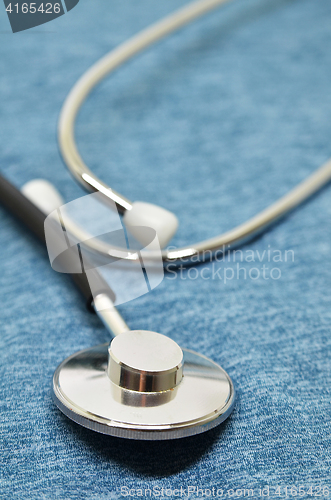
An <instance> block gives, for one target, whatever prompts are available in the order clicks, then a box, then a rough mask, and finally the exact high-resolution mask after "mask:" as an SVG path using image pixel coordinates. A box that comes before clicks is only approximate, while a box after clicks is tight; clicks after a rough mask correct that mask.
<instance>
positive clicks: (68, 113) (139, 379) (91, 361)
mask: <svg viewBox="0 0 331 500" xmlns="http://www.w3.org/2000/svg"><path fill="white" fill-rule="evenodd" d="M225 2H226V0H199V1H197V2H194V3H192V4H189V5H188V6H186V7H184V8H182V9H180V10H179V11H177V12H175V13H174V14H172V15H170V16H168V17H166V18H164V19H163V20H161V21H159V22H157V23H156V24H154V25H152V26H151V27H149V28H147V29H145V30H144V31H142V32H141V33H139V34H138V35H136V36H134V37H133V38H131V39H129V40H128V41H127V42H125V43H124V44H122V45H120V46H119V47H118V48H116V49H115V50H113V51H112V52H110V53H109V54H107V55H106V56H105V57H103V58H102V59H100V60H99V61H98V62H97V63H96V64H95V65H93V66H92V67H91V68H90V69H89V70H88V71H87V72H86V73H85V74H84V75H83V76H82V77H81V78H80V80H79V81H78V82H77V83H76V85H75V86H74V87H73V89H72V90H71V92H70V94H69V95H68V97H67V99H66V101H65V103H64V106H63V108H62V111H61V115H60V120H59V135H58V137H59V145H60V151H61V153H62V156H63V159H64V161H65V163H66V164H67V166H68V168H69V170H70V172H71V173H72V175H73V176H74V178H75V179H76V180H77V181H78V182H79V183H80V184H81V185H82V186H83V187H84V188H85V189H86V190H87V191H89V192H94V193H98V196H99V198H100V199H101V200H102V202H104V203H106V204H108V205H110V206H112V208H114V209H116V210H117V211H118V212H119V213H120V214H121V215H122V216H123V221H124V224H125V225H127V226H128V227H131V228H135V227H136V228H140V227H148V228H152V229H153V230H154V231H155V234H156V235H157V237H158V241H159V243H160V245H161V247H162V248H163V247H166V245H167V244H168V243H169V241H170V240H171V238H172V237H173V235H174V234H175V232H176V229H177V226H178V221H177V218H176V216H175V215H174V214H172V213H171V212H169V211H167V210H165V209H163V208H161V207H158V206H156V205H152V204H149V203H145V202H131V201H130V200H128V199H127V198H125V197H124V196H123V195H121V194H119V193H117V192H116V191H114V190H112V189H111V188H110V187H109V186H108V185H106V184H105V183H104V182H102V181H101V180H100V179H98V178H97V177H96V176H95V175H94V174H93V172H91V170H89V168H88V167H87V166H86V165H85V163H84V161H83V160H82V158H81V156H80V154H79V152H78V149H77V146H76V143H75V137H74V126H75V120H76V117H77V113H78V111H79V109H80V107H81V105H82V104H83V102H84V100H85V99H86V97H87V96H88V95H89V93H90V92H91V90H92V89H93V88H94V87H95V86H96V85H97V84H98V83H99V82H100V81H101V80H102V79H103V78H104V77H105V76H106V75H108V74H109V73H110V72H111V71H114V70H115V69H117V68H118V67H119V66H120V65H121V64H122V63H124V62H125V61H127V60H128V59H130V58H131V57H132V56H134V55H135V54H137V53H138V52H140V51H142V50H143V49H145V48H146V47H148V46H149V45H151V44H152V43H154V42H156V41H157V40H159V39H161V38H162V37H164V36H166V35H167V34H170V33H171V32H173V31H175V30H176V29H178V28H180V27H181V26H183V25H185V24H187V23H188V22H190V21H192V20H194V19H196V18H198V17H199V16H201V15H203V14H204V13H206V12H208V11H210V10H212V9H213V8H216V7H217V6H219V5H221V4H223V3H225ZM330 180H331V160H329V161H328V162H327V163H326V164H325V165H323V166H322V167H320V168H319V169H318V170H316V171H315V173H313V174H312V175H311V176H310V177H308V178H307V179H306V180H305V181H303V182H302V183H300V184H299V185H298V186H297V187H295V188H294V189H293V190H292V191H291V192H289V193H288V194H287V195H286V196H284V197H282V198H281V199H279V200H278V201H277V202H276V203H274V204H273V205H271V206H270V207H268V208H267V209H265V210H264V211H262V212H261V213H259V214H258V215H256V216H255V217H253V218H252V219H250V220H248V221H247V222H245V223H244V224H241V225H240V226H238V227H236V228H234V229H232V230H231V231H228V232H227V233H225V234H222V235H219V236H216V237H214V238H212V239H209V240H206V241H202V242H199V243H194V244H192V245H188V246H185V247H182V248H178V249H175V250H167V249H163V250H162V251H161V253H160V252H157V251H154V250H153V249H152V250H151V249H150V250H143V251H142V252H137V251H128V250H127V249H126V248H121V247H119V248H118V247H115V246H114V245H110V244H108V243H106V242H104V241H102V240H98V239H95V238H94V239H88V238H82V237H80V232H81V229H80V228H79V227H77V226H76V225H75V224H71V225H70V228H69V232H71V233H72V234H73V235H74V236H75V235H76V240H77V241H81V242H82V245H83V246H84V247H85V248H86V250H87V251H89V252H90V254H91V255H97V256H98V258H100V259H101V260H102V259H103V260H104V261H107V259H108V260H109V259H123V260H130V261H133V262H134V261H138V260H139V259H141V254H143V256H144V262H149V263H151V264H153V262H157V259H159V258H160V255H161V261H162V262H163V264H166V263H172V264H174V265H177V264H178V263H182V262H183V261H185V263H186V264H190V263H196V262H197V261H204V260H205V258H206V256H208V257H209V256H210V255H214V254H215V253H216V252H218V251H223V249H224V248H229V247H231V248H232V249H234V248H236V247H237V246H239V245H241V244H243V243H246V242H247V241H248V240H250V239H252V238H253V237H255V236H256V235H258V234H259V233H261V232H262V231H264V230H265V229H266V228H267V227H269V226H270V225H272V224H273V223H275V221H277V220H278V219H280V218H281V217H283V216H284V215H285V214H287V213H288V212H289V211H290V210H292V209H294V208H295V207H297V206H298V205H299V204H300V203H302V202H303V201H305V200H306V199H307V198H309V197H310V196H312V195H313V194H314V193H316V192H317V191H318V190H319V189H321V188H322V187H323V186H324V185H326V184H327V183H328V182H329V181H330ZM0 196H1V199H2V202H3V203H4V204H5V205H6V206H7V207H8V208H10V209H11V210H12V211H13V212H14V213H15V214H16V215H17V216H18V217H19V218H20V219H21V220H22V221H23V222H25V223H26V224H27V225H28V226H29V227H30V228H31V230H32V231H34V232H35V233H36V234H37V235H38V236H39V237H40V238H41V239H43V240H44V238H45V235H44V222H45V217H46V215H48V217H47V219H48V220H50V219H49V213H50V212H52V210H56V209H57V208H58V207H60V206H61V205H63V200H62V198H61V197H60V195H59V194H58V193H57V192H56V190H55V189H54V188H53V187H52V186H51V185H49V184H48V183H45V181H31V182H30V183H28V184H27V185H26V186H25V187H23V189H22V192H20V191H18V190H17V189H16V188H14V186H12V185H11V184H10V183H9V182H8V181H6V180H5V179H3V178H1V184H0ZM47 219H46V220H47ZM52 223H53V219H52V218H51V225H52ZM136 233H137V239H138V240H139V231H136ZM54 235H55V239H56V229H54ZM82 240H84V241H82ZM141 243H142V244H145V243H146V241H145V240H144V238H143V241H142V242H141ZM184 259H185V260H184ZM72 277H73V279H74V281H75V282H76V284H77V285H78V286H79V288H80V289H81V291H82V293H83V294H84V296H85V297H86V299H87V300H88V301H89V303H90V305H91V307H93V308H94V310H95V311H96V312H97V314H98V316H99V317H100V319H101V320H102V322H103V324H104V325H105V326H106V328H107V329H108V330H109V331H110V332H111V334H112V336H113V337H114V338H113V340H112V342H111V343H110V345H109V344H103V345H100V346H96V347H93V348H90V349H86V350H84V351H80V352H78V353H75V354H73V355H72V356H70V357H69V358H67V359H66V360H64V361H63V363H61V364H60V365H59V367H58V368H57V369H56V371H55V374H54V378H53V397H54V401H55V403H56V405H57V406H58V408H59V409H60V410H61V411H62V412H63V413H64V414H65V415H67V416H68V417H69V418H70V419H72V420H74V421H75V422H77V423H79V424H81V425H83V426H84V427H87V428H89V429H92V430H94V431H97V432H101V433H104V434H109V435H112V436H118V437H124V438H129V439H145V440H163V439H173V438H181V437H185V436H191V435H195V434H199V433H201V432H204V431H207V430H209V429H212V428H213V427H215V426H217V425H218V424H220V423H221V422H223V421H224V420H225V419H226V418H227V417H228V416H229V414H230V413H231V411H232V409H233V405H234V398H235V392H234V388H233V384H232V381H231V379H230V377H229V375H228V374H227V373H226V372H225V371H224V370H223V368H221V367H220V366H219V365H217V364H216V363H214V362H213V361H211V360H210V359H208V358H206V357H205V356H202V355H201V354H198V353H196V352H193V351H189V350H186V349H181V348H180V347H179V346H178V344H177V343H175V342H174V341H173V340H171V339H170V338H168V337H166V336H164V335H161V334H159V333H156V332H150V331H141V330H133V331H132V330H130V328H129V327H128V326H127V324H126V323H125V321H124V320H123V318H122V317H121V316H120V314H119V312H118V311H117V309H116V307H115V306H114V295H113V292H112V291H111V290H110V287H109V286H107V284H105V283H104V282H103V281H102V280H101V283H102V286H100V288H99V289H98V291H97V293H94V294H93V297H91V291H90V287H89V283H88V281H87V278H86V274H85V272H84V269H83V272H80V273H79V272H75V273H73V274H72Z"/></svg>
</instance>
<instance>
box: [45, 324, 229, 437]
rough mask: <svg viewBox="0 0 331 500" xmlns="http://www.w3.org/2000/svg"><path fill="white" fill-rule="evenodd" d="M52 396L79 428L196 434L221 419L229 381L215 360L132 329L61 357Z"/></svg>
mask: <svg viewBox="0 0 331 500" xmlns="http://www.w3.org/2000/svg"><path fill="white" fill-rule="evenodd" d="M151 352H153V356H152V357H151V356H150V353H151ZM156 367H157V368H156ZM53 396H54V400H55V403H56V405H57V406H58V407H59V409H60V410H61V411H62V412H63V413H64V414H65V415H67V416H68V417H69V418H70V419H72V420H74V421H75V422H77V423H79V424H81V425H82V426H84V427H87V428H89V429H92V430H94V431H97V432H100V433H103V434H109V435H111V436H117V437H123V438H128V439H140V440H163V439H176V438H181V437H186V436H192V435H195V434H200V433H201V432H204V431H207V430H209V429H212V428H213V427H215V426H216V425H218V424H220V423H221V422H223V421H224V420H225V419H226V418H227V417H228V416H229V414H230V413H231V411H232V408H233V403H234V389H233V384H232V382H231V379H230V377H229V376H228V375H227V373H226V372H225V371H224V370H223V369H222V368H221V367H220V366H219V365H217V364H216V363H214V362H213V361H211V360H210V359H208V358H206V357H205V356H202V355H201V354H197V353H196V352H193V351H190V350H186V349H183V350H181V349H180V347H179V346H178V345H177V344H176V343H175V342H174V341H173V340H171V339H170V338H168V337H165V336H164V335H160V334H158V333H154V332H146V331H139V330H138V331H129V332H124V333H122V334H121V335H119V336H118V337H115V338H114V339H113V341H112V343H111V344H110V346H109V344H102V345H99V346H96V347H92V348H90V349H85V350H83V351H80V352H77V353H75V354H73V355H72V356H70V357H69V358H67V359H66V360H65V361H63V363H61V364H60V366H59V367H58V368H57V370H56V371H55V374H54V378H53Z"/></svg>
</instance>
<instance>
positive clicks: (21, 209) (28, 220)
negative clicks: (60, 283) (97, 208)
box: [0, 174, 115, 311]
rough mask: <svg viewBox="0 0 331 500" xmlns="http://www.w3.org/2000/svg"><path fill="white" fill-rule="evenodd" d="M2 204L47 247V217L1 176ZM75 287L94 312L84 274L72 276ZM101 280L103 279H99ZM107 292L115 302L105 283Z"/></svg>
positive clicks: (0, 192)
mask: <svg viewBox="0 0 331 500" xmlns="http://www.w3.org/2000/svg"><path fill="white" fill-rule="evenodd" d="M0 203H1V204H2V205H3V206H4V207H5V208H7V209H8V210H9V211H10V212H11V213H12V214H13V215H14V216H15V217H16V218H17V219H18V220H19V221H20V222H22V223H23V224H24V225H25V226H26V227H27V228H28V229H29V230H30V231H31V232H32V233H34V234H35V236H37V238H38V239H39V240H40V241H41V242H42V243H43V244H44V245H45V246H46V242H45V232H44V222H45V219H46V215H45V214H44V213H43V212H42V211H41V210H39V208H38V207H36V205H34V204H33V203H32V202H31V201H30V200H29V199H28V198H26V196H24V194H23V193H21V191H20V190H19V189H17V188H16V187H15V186H14V185H13V184H11V183H10V182H9V181H8V180H7V179H5V177H3V176H2V175H1V174H0ZM70 276H71V278H72V280H73V281H74V283H75V285H76V286H77V287H78V288H79V290H80V291H81V293H82V294H83V296H84V298H85V300H86V304H87V307H88V308H89V309H90V310H92V311H94V309H93V307H92V301H93V297H92V294H91V289H90V286H89V283H88V279H87V276H86V274H85V273H84V272H82V273H75V274H70ZM99 279H101V278H99ZM104 288H105V291H107V293H108V294H109V296H110V297H111V299H112V300H113V301H114V299H115V295H114V293H113V292H112V290H111V289H110V288H109V286H108V285H107V284H106V283H104Z"/></svg>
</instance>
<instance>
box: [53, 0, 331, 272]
mask: <svg viewBox="0 0 331 500" xmlns="http://www.w3.org/2000/svg"><path fill="white" fill-rule="evenodd" d="M227 1H228V0H198V1H197V2H193V3H190V4H189V5H187V6H185V7H184V8H181V9H179V10H178V11H176V12H175V13H173V14H171V15H169V16H167V17H166V18H164V19H162V20H161V21H158V22H156V23H155V24H153V25H152V26H150V27H148V28H146V29H145V30H143V31H141V32H140V33H138V34H137V35H135V36H133V37H132V38H130V39H129V40H127V41H126V42H125V43H123V44H122V45H120V46H119V47H117V48H116V49H114V50H112V51H111V52H109V53H108V54H107V55H105V56H104V57H103V58H101V59H100V60H99V61H98V62H97V63H95V64H94V65H93V66H92V67H91V68H90V69H89V70H88V71H87V72H86V73H85V74H83V76H82V77H81V78H80V79H79V80H78V81H77V83H76V84H75V85H74V87H73V88H72V90H71V91H70V93H69V95H68V97H67V98H66V100H65V102H64V105H63V108H62V110H61V114H60V119H59V126H58V141H59V147H60V152H61V154H62V157H63V160H64V162H65V164H66V165H67V166H68V168H69V170H70V172H71V173H72V175H73V176H74V178H75V179H76V180H77V181H78V182H79V183H80V184H81V185H82V186H83V188H84V189H86V190H87V191H89V192H95V191H97V192H99V193H100V194H101V197H102V199H103V201H104V202H105V203H107V200H110V201H111V204H112V205H113V203H114V202H115V203H116V206H117V209H118V211H119V213H121V214H124V213H125V212H126V211H128V210H131V209H132V202H131V201H130V200H128V199H127V198H125V197H124V196H123V195H121V194H119V193H118V192H116V191H114V190H112V189H111V188H110V187H109V186H108V185H107V184H105V183H104V182H103V181H101V180H100V179H99V178H98V177H97V176H96V175H95V174H94V173H93V172H92V171H91V170H90V169H89V168H88V167H87V165H86V164H85V163H84V161H83V159H82V158H81V156H80V154H79V152H78V149H77V146H76V142H75V135H74V128H75V121H76V117H77V113H78V111H79V109H80V107H81V106H82V104H83V103H84V101H85V99H86V98H87V97H88V95H89V94H90V92H91V91H92V89H93V88H94V87H95V86H96V85H97V84H98V83H99V82H100V81H101V80H103V79H104V78H105V77H106V76H107V75H108V74H109V73H111V72H112V71H114V70H115V69H117V68H118V67H119V66H120V65H122V64H123V63H125V62H126V61H128V60H129V59H130V58H131V57H133V56H135V55H136V54H138V53H139V52H141V51H142V50H144V49H145V48H147V47H148V46H150V45H151V44H153V43H155V42H156V41H158V40H160V39H161V38H163V37H165V36H166V35H168V34H170V33H172V32H174V31H175V30H177V29H179V28H181V27H182V26H184V25H185V24H187V23H189V22H190V21H193V20H194V19H196V18H198V17H200V16H202V15H203V14H205V13H207V12H209V11H210V10H212V9H215V8H216V7H219V6H220V5H222V4H224V3H226V2H227ZM330 180H331V160H329V161H327V162H326V163H325V164H324V165H323V166H321V167H320V168H319V169H317V170H316V171H315V172H314V173H313V174H312V175H311V176H309V177H308V178H307V179H305V180H304V181H302V182H301V183H300V184H299V185H298V186H296V187H295V188H294V189H292V190H291V191H290V192H289V193H288V194H286V195H285V196H283V197H282V198H280V199H279V200H278V201H276V202H275V203H273V204H272V205H271V206H269V207H268V208H266V209H265V210H263V211H261V212H260V213H258V214H257V215H255V216H254V217H252V218H251V219H249V220H248V221H246V222H244V223H243V224H240V225H239V226H237V227H235V228H234V229H232V230H230V231H227V232H226V233H223V234H221V235H219V236H216V237H214V238H211V239H208V240H204V241H201V242H197V243H193V244H192V245H186V246H183V247H180V248H177V249H175V250H170V249H165V250H163V251H162V253H161V256H162V261H163V264H164V265H165V266H166V265H167V264H169V263H171V264H172V265H174V266H179V265H184V266H187V265H190V264H192V263H194V264H196V263H198V262H203V261H205V260H207V259H211V258H213V256H215V254H216V252H222V251H224V250H225V251H227V250H228V249H229V248H231V249H235V248H237V247H239V246H240V245H242V244H245V243H246V242H248V241H249V240H251V239H253V238H255V237H256V236H258V235H259V234H261V233H262V232H263V231H265V230H266V229H268V228H269V227H270V226H271V225H273V224H274V223H275V222H277V221H278V220H280V219H281V218H282V217H284V216H285V215H287V214H288V213H289V212H290V211H291V210H293V209H295V208H296V207H297V206H298V205H300V204H301V203H303V202H304V201H306V200H307V199H308V198H310V197H311V196H312V195H314V194H315V193H316V192H317V191H319V190H320V189H321V188H322V187H323V186H325V185H326V184H327V183H328V182H330ZM84 245H85V247H86V248H87V249H88V250H90V251H92V252H94V253H96V254H98V255H99V256H100V257H101V258H104V259H105V260H107V258H109V257H114V255H115V256H116V255H118V253H119V252H120V253H121V252H122V255H124V254H125V252H127V250H126V249H120V248H116V249H115V248H113V247H111V246H110V245H108V244H106V243H104V242H102V241H100V240H97V239H94V240H93V241H91V240H90V241H88V242H85V243H84ZM142 254H143V258H144V261H145V262H148V261H150V262H153V261H159V259H160V254H159V252H157V253H154V254H153V252H142ZM124 258H128V259H130V260H131V261H132V260H133V261H134V260H137V261H138V259H139V256H138V254H137V253H134V252H133V253H130V255H128V256H127V257H124Z"/></svg>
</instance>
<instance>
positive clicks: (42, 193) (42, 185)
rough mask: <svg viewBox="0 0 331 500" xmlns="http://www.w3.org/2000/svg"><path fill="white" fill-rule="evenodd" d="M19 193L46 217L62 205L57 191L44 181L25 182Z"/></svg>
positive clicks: (62, 201)
mask: <svg viewBox="0 0 331 500" xmlns="http://www.w3.org/2000/svg"><path fill="white" fill-rule="evenodd" d="M21 192H22V193H23V194H24V196H26V197H27V198H28V199H29V200H30V201H32V203H34V204H35V205H36V206H37V207H38V208H39V209H40V210H41V211H42V212H44V214H46V215H49V214H50V213H51V212H53V210H56V209H57V208H59V207H60V206H61V205H64V200H63V198H62V196H61V195H60V193H59V192H58V190H57V189H56V188H55V187H54V186H53V184H51V183H50V182H48V181H45V180H44V179H34V180H32V181H29V182H27V183H26V184H24V186H23V187H22V188H21Z"/></svg>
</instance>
